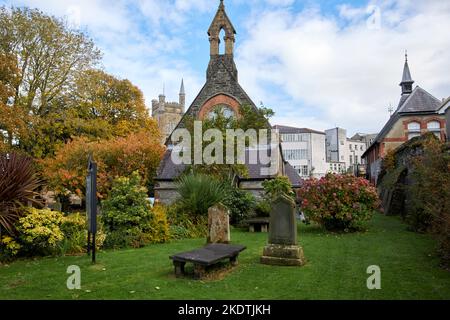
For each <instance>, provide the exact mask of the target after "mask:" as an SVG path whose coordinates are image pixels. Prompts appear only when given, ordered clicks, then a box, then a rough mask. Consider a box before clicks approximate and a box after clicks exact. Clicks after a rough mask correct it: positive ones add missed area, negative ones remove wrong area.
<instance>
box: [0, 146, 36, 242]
mask: <svg viewBox="0 0 450 320" xmlns="http://www.w3.org/2000/svg"><path fill="white" fill-rule="evenodd" d="M40 186H41V183H40V181H39V179H38V178H37V177H36V174H35V171H34V167H33V160H32V159H31V158H29V157H26V156H23V155H20V154H17V153H11V154H6V153H3V154H0V236H1V235H2V232H3V231H6V232H7V233H9V235H11V236H12V235H14V233H15V229H14V225H15V223H16V222H17V221H18V219H19V218H20V216H21V215H22V211H21V206H23V205H27V204H28V203H34V204H36V205H40V204H41V203H40V202H39V201H38V200H36V199H35V196H37V195H38V193H37V192H36V191H37V189H38V188H39V187H40Z"/></svg>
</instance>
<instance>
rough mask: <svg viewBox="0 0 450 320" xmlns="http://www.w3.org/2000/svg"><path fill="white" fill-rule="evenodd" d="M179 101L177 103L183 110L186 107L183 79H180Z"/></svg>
mask: <svg viewBox="0 0 450 320" xmlns="http://www.w3.org/2000/svg"><path fill="white" fill-rule="evenodd" d="M179 96H180V99H179V103H180V105H182V106H183V108H184V107H185V105H186V92H185V91H184V79H181V87H180V95H179Z"/></svg>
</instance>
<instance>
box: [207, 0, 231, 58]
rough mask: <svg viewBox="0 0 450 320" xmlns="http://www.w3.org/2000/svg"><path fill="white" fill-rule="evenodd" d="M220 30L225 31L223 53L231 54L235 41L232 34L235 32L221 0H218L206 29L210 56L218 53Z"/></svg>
mask: <svg viewBox="0 0 450 320" xmlns="http://www.w3.org/2000/svg"><path fill="white" fill-rule="evenodd" d="M222 30H224V31H225V37H224V39H223V40H224V41H225V54H226V55H233V50H234V41H235V38H234V35H235V34H236V30H235V29H234V27H233V24H232V23H231V20H230V18H228V15H227V13H226V11H225V5H224V3H223V0H220V4H219V8H218V9H217V13H216V15H215V16H214V19H213V21H212V23H211V26H210V27H209V29H208V35H209V42H210V46H211V50H210V53H211V56H217V55H219V44H220V41H221V39H220V31H222Z"/></svg>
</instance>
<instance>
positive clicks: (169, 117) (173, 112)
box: [152, 80, 186, 143]
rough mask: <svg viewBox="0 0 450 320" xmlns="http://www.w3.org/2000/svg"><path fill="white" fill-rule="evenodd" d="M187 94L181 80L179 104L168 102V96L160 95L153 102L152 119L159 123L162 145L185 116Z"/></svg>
mask: <svg viewBox="0 0 450 320" xmlns="http://www.w3.org/2000/svg"><path fill="white" fill-rule="evenodd" d="M185 104H186V93H185V91H184V81H183V80H181V88H180V94H179V100H178V102H166V96H165V95H164V93H163V94H161V95H159V99H158V100H156V99H155V100H152V117H153V118H154V119H155V120H156V121H157V122H158V126H159V129H160V130H161V133H162V143H165V142H166V140H167V138H168V137H169V135H170V134H171V133H172V131H173V130H174V129H175V127H176V126H177V125H178V123H179V122H180V120H181V118H182V117H183V114H184V108H185Z"/></svg>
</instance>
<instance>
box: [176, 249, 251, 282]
mask: <svg viewBox="0 0 450 320" xmlns="http://www.w3.org/2000/svg"><path fill="white" fill-rule="evenodd" d="M245 249H246V247H245V246H241V245H231V244H219V243H214V244H208V245H207V246H205V247H203V248H200V249H196V250H192V251H188V252H182V253H178V254H174V255H172V256H170V259H171V260H172V261H173V265H174V267H175V275H176V277H181V276H183V275H184V274H185V273H184V266H185V265H186V263H187V262H191V263H193V264H194V276H195V278H197V279H201V278H202V277H203V276H204V275H205V274H206V268H207V267H210V266H213V265H215V264H217V263H219V262H220V261H222V260H224V259H230V262H231V264H232V265H236V264H237V258H238V256H239V253H241V252H242V251H243V250H245Z"/></svg>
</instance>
